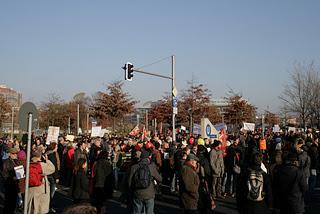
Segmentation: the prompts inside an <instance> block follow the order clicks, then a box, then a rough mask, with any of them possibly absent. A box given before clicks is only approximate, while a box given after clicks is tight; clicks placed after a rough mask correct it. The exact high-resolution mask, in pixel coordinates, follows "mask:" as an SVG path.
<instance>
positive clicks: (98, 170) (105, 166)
mask: <svg viewBox="0 0 320 214" xmlns="http://www.w3.org/2000/svg"><path fill="white" fill-rule="evenodd" d="M108 156H109V154H108V152H107V151H102V152H100V153H99V155H98V159H97V161H96V163H94V164H93V169H92V172H93V175H92V176H93V178H92V179H93V204H94V205H95V207H96V208H97V210H98V213H100V212H101V211H102V210H103V209H105V207H104V206H105V201H106V200H107V199H108V198H110V197H112V192H113V175H112V165H111V163H110V162H109V161H108Z"/></svg>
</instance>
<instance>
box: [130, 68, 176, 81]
mask: <svg viewBox="0 0 320 214" xmlns="http://www.w3.org/2000/svg"><path fill="white" fill-rule="evenodd" d="M133 71H134V72H137V73H142V74H148V75H151V76H156V77H161V78H165V79H170V80H172V77H168V76H164V75H160V74H154V73H150V72H146V71H141V70H136V69H133Z"/></svg>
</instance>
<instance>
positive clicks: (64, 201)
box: [54, 189, 238, 214]
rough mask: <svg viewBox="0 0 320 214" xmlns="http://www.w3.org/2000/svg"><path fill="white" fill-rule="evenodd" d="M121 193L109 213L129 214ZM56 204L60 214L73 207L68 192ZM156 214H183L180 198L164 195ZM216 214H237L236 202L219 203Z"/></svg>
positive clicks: (109, 206) (60, 193) (158, 200)
mask: <svg viewBox="0 0 320 214" xmlns="http://www.w3.org/2000/svg"><path fill="white" fill-rule="evenodd" d="M119 196H120V193H119V192H115V193H114V198H113V199H111V200H109V201H108V204H107V209H108V211H109V213H119V214H120V213H121V214H122V213H123V214H126V213H128V210H127V208H125V207H122V206H121V203H120V202H119V201H118V198H119ZM54 200H55V204H56V205H57V211H58V213H61V212H62V211H63V210H64V209H65V208H66V207H68V206H71V205H72V200H71V198H70V197H68V194H67V191H66V190H65V191H64V190H61V189H59V190H57V193H56V195H55V198H54ZM154 213H155V214H183V210H182V209H181V208H180V207H179V198H178V196H176V195H171V194H162V197H161V198H160V197H157V198H156V201H155V212H154ZM215 213H216V214H237V213H238V212H237V211H236V205H235V200H234V199H232V198H226V200H223V201H217V208H216V210H215Z"/></svg>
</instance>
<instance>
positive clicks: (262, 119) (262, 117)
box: [261, 114, 264, 138]
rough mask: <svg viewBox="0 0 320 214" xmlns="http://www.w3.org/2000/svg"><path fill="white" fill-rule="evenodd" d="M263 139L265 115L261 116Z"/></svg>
mask: <svg viewBox="0 0 320 214" xmlns="http://www.w3.org/2000/svg"><path fill="white" fill-rule="evenodd" d="M261 126H262V138H264V114H262V116H261Z"/></svg>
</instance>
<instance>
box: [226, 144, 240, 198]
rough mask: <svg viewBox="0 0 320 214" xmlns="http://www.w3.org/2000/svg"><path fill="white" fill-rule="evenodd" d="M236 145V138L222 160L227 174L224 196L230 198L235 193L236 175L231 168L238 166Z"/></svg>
mask: <svg viewBox="0 0 320 214" xmlns="http://www.w3.org/2000/svg"><path fill="white" fill-rule="evenodd" d="M238 144H239V138H236V140H235V141H234V142H233V144H232V145H230V146H229V147H228V148H227V151H226V153H227V155H226V157H225V159H224V164H225V170H226V173H227V182H226V188H225V196H226V195H227V194H229V195H230V196H232V197H234V196H235V193H236V184H237V179H238V174H236V173H235V172H234V170H233V168H234V167H235V165H237V166H240V157H239V156H240V155H239V150H238V148H237V147H238Z"/></svg>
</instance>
